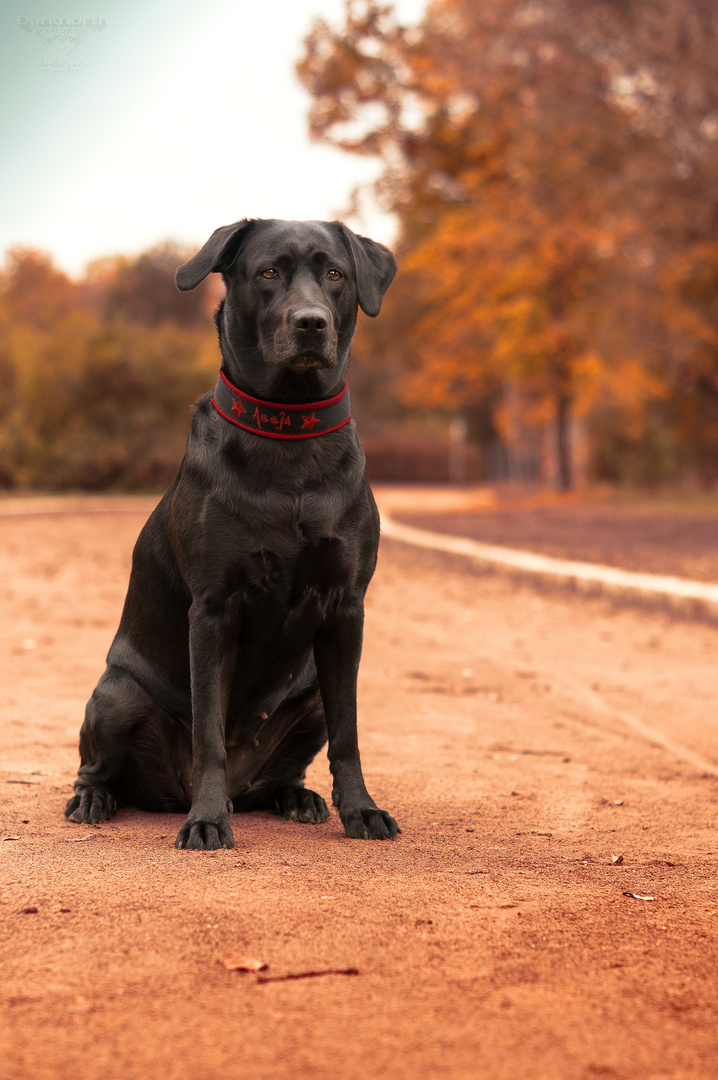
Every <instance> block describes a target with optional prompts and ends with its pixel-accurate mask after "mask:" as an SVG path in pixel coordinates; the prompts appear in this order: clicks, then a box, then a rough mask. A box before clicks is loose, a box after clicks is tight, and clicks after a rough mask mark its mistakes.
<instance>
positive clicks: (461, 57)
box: [298, 0, 718, 487]
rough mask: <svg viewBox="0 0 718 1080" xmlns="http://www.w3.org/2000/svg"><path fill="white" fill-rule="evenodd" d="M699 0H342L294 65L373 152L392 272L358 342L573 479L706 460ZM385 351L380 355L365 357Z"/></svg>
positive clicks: (705, 19)
mask: <svg viewBox="0 0 718 1080" xmlns="http://www.w3.org/2000/svg"><path fill="white" fill-rule="evenodd" d="M716 55H718V12H717V11H716V9H715V5H714V4H713V3H712V0H680V2H679V0H631V2H630V3H620V4H619V3H615V2H608V0H540V2H539V0H536V2H533V0H481V3H477V2H476V0H434V2H432V3H430V4H429V7H428V11H427V14H426V16H425V18H424V20H423V22H422V23H421V24H420V25H418V26H402V25H400V24H399V23H398V21H397V19H396V17H395V14H394V12H393V10H392V8H391V7H390V6H386V5H383V4H381V3H378V2H375V0H350V2H349V3H348V4H347V7H346V13H345V21H344V25H342V26H341V27H339V28H332V27H330V26H328V25H327V24H326V23H325V22H323V21H318V22H316V23H315V25H314V27H313V29H312V31H311V33H310V35H309V37H308V38H307V42H306V51H305V55H304V56H303V58H302V60H301V62H300V64H299V66H298V71H299V74H300V77H301V79H302V80H303V82H304V84H305V85H306V86H307V88H308V89H309V90H310V92H311V94H312V96H313V106H312V111H311V116H310V129H311V132H312V134H313V135H314V136H315V137H316V138H318V139H323V140H326V141H328V142H330V143H332V144H334V145H336V146H339V147H341V148H343V149H344V150H346V151H349V152H351V153H358V154H365V155H367V154H368V155H375V156H377V157H378V158H379V159H380V160H381V161H382V163H383V172H382V175H381V177H380V180H379V182H378V183H377V185H376V189H375V192H374V194H375V196H376V197H378V198H379V199H380V201H381V202H382V203H383V205H384V206H385V207H386V208H387V209H389V210H390V211H391V212H392V213H393V214H394V215H395V217H396V220H397V223H398V231H399V236H398V244H397V246H398V253H399V256H400V268H401V270H402V273H401V274H400V277H399V278H398V280H397V283H396V284H395V286H394V287H393V289H392V290H391V292H390V293H389V294H388V296H387V298H386V301H385V308H384V311H383V312H382V319H381V320H380V321H379V323H377V325H376V327H371V328H370V330H369V333H368V334H365V337H364V343H363V345H362V343H361V342H360V343H359V345H358V351H359V353H360V359H361V362H362V363H363V364H364V366H371V362H372V359H371V358H372V356H375V357H377V358H378V359H379V361H380V365H379V364H377V368H376V376H377V379H378V380H380V381H381V380H382V379H383V380H384V382H385V383H386V380H387V378H389V377H391V380H392V386H393V392H394V393H395V394H396V395H399V396H400V397H401V398H402V399H403V401H404V402H405V403H406V404H407V405H411V406H412V407H414V408H424V407H431V408H433V409H436V408H437V407H439V408H443V409H445V410H446V411H447V413H448V412H449V411H451V410H461V411H462V412H463V413H464V414H465V415H466V417H467V418H468V419H469V420H471V419H472V417H473V418H474V420H475V419H476V418H477V417H479V418H481V417H482V418H483V420H482V422H481V424H478V428H479V429H481V430H478V429H477V424H476V423H474V435H475V437H476V438H478V439H479V440H481V439H482V438H483V439H484V441H485V442H486V443H487V445H488V441H490V440H492V439H493V440H497V439H498V440H499V441H500V442H503V443H504V444H505V445H508V446H509V447H510V446H511V444H512V443H513V444H514V445H518V444H520V443H521V441H522V439H523V440H524V441H525V440H526V438H527V437H529V436H530V435H531V433H532V432H533V433H534V435H536V433H543V434H544V435H545V434H546V433H547V432H548V433H550V434H551V439H552V444H553V446H552V454H553V460H554V463H555V466H554V479H555V480H556V482H558V483H559V485H560V486H564V487H567V486H570V485H571V483H572V480H573V464H574V462H573V457H574V454H573V437H574V435H575V433H576V431H577V429H578V427H579V426H580V428H581V429H582V430H583V432H584V442H586V441H587V444H588V449H589V454H590V461H589V466H590V469H591V471H592V474H593V476H597V477H606V478H609V479H619V480H620V479H624V480H631V481H651V480H662V479H674V478H678V477H680V476H683V475H687V474H690V475H693V476H695V477H698V478H700V479H701V480H704V481H713V480H715V479H716V478H718V423H717V422H718V301H717V300H716V295H717V292H716V287H717V286H718V239H717V237H718V233H717V231H716V230H717V228H718V184H716V179H717V178H718V83H717V82H716V79H715V77H714V76H715V57H716ZM388 356H391V357H392V362H391V365H390V366H389V368H388V369H387V366H386V360H385V358H386V357H388Z"/></svg>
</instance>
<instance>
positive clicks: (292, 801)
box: [228, 689, 329, 824]
mask: <svg viewBox="0 0 718 1080" xmlns="http://www.w3.org/2000/svg"><path fill="white" fill-rule="evenodd" d="M326 741H327V725H326V722H325V720H324V710H323V708H322V703H321V700H320V697H319V692H318V691H317V690H316V689H314V690H312V691H311V692H310V693H309V694H308V695H307V697H306V698H305V699H304V700H303V701H297V700H293V701H288V702H285V703H284V704H283V705H281V706H280V707H279V709H277V710H276V712H275V713H274V714H273V715H272V716H271V717H270V718H269V723H268V725H267V728H266V734H265V732H263V731H262V730H261V729H260V731H259V732H258V739H257V743H258V747H257V751H256V754H257V756H259V755H261V758H262V760H261V764H260V767H259V769H258V771H257V772H256V774H255V775H254V778H253V780H252V782H251V784H248V785H246V786H245V787H244V790H238V791H233V794H232V801H233V804H234V809H235V812H238V813H239V812H242V811H248V810H269V811H271V812H273V813H275V814H278V815H279V816H280V817H283V818H286V819H287V820H288V821H301V822H308V823H311V824H319V823H320V822H322V821H326V820H327V818H328V817H329V809H328V807H327V804H326V802H325V801H324V799H323V798H322V796H321V795H319V794H317V792H316V791H311V790H310V789H309V788H306V787H305V786H304V777H305V774H306V770H307V766H308V765H309V764H310V762H311V761H312V760H313V759H314V757H315V756H316V754H317V753H318V752H319V751H320V750H321V748H322V746H323V745H324V743H325V742H326ZM232 764H233V763H232V762H231V760H230V762H229V763H228V766H229V767H228V774H229V776H228V779H230V782H231V779H232V777H231V770H232ZM245 768H246V765H245ZM230 790H232V789H230Z"/></svg>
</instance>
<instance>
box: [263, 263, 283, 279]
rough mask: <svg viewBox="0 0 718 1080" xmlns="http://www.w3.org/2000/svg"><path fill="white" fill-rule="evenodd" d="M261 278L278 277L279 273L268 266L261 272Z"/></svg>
mask: <svg viewBox="0 0 718 1080" xmlns="http://www.w3.org/2000/svg"><path fill="white" fill-rule="evenodd" d="M262 277H266V278H275V277H279V271H278V270H275V269H274V268H273V267H271V266H270V267H269V268H268V269H267V270H262Z"/></svg>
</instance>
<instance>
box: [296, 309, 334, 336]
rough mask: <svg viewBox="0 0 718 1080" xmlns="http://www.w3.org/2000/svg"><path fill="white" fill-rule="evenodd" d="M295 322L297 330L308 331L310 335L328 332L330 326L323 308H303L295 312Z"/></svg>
mask: <svg viewBox="0 0 718 1080" xmlns="http://www.w3.org/2000/svg"><path fill="white" fill-rule="evenodd" d="M293 322H294V329H295V330H306V331H307V332H308V333H316V331H317V330H326V328H327V326H328V325H329V324H328V320H327V317H326V313H325V312H324V311H322V309H321V308H301V310H300V311H295V312H294V316H293Z"/></svg>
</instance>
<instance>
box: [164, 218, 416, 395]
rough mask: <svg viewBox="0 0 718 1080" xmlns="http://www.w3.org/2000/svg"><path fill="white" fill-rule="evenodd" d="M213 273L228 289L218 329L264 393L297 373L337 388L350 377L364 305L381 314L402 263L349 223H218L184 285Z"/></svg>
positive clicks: (229, 362) (189, 265) (227, 357)
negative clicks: (351, 356) (347, 372)
mask: <svg viewBox="0 0 718 1080" xmlns="http://www.w3.org/2000/svg"><path fill="white" fill-rule="evenodd" d="M213 272H215V273H221V274H222V276H223V277H224V281H225V284H226V288H227V293H226V297H225V300H224V301H223V303H222V305H221V306H220V309H219V311H218V313H217V325H218V329H219V337H220V346H221V349H222V356H223V358H224V362H225V365H226V366H227V368H228V374H229V375H230V378H231V377H232V376H234V378H235V379H237V380H238V384H239V385H242V384H245V385H249V386H251V387H252V388H254V389H255V390H256V391H257V393H258V394H260V396H263V395H266V394H267V393H268V392H271V389H272V387H277V386H278V385H283V386H285V387H287V389H288V388H289V384H290V382H291V379H292V376H294V377H295V378H296V376H302V381H303V383H304V384H305V385H309V384H311V385H312V387H313V389H314V390H315V392H328V390H329V389H330V388H331V387H332V386H334V385H336V383H337V381H341V378H342V377H343V372H344V369H345V368H346V364H347V360H348V357H349V346H350V344H351V340H352V337H353V334H354V330H355V327H356V320H357V307H360V308H361V309H362V311H364V312H365V313H366V314H367V315H371V316H375V315H378V313H379V308H380V307H381V301H382V297H383V295H384V293H385V292H386V290H387V289H388V288H389V285H390V284H391V282H392V280H393V278H394V274H395V273H396V260H395V259H394V256H393V255H392V253H391V252H390V251H389V250H388V248H385V247H384V246H383V245H382V244H378V243H376V242H375V241H374V240H369V239H367V238H366V237H364V236H357V235H356V233H353V232H352V231H351V229H348V228H347V226H346V225H344V224H343V223H342V222H340V221H332V222H323V221H277V220H263V219H255V220H245V221H237V222H235V223H234V224H233V225H224V226H222V228H219V229H216V230H215V231H214V232H213V233H212V235H211V236H210V238H209V240H208V241H207V243H206V244H205V245H204V247H203V248H202V249H201V250H200V251H198V252H197V254H196V255H195V256H193V258H191V259H190V260H189V262H186V263H185V264H184V265H183V266H180V268H179V270H178V271H177V285H178V287H179V288H180V289H183V290H185V289H194V288H195V286H197V285H199V283H200V282H201V281H202V280H203V279H204V278H205V277H207V275H208V274H210V273H213ZM280 376H281V378H279V377H280ZM278 379H279V383H278ZM275 392H276V391H275Z"/></svg>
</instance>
